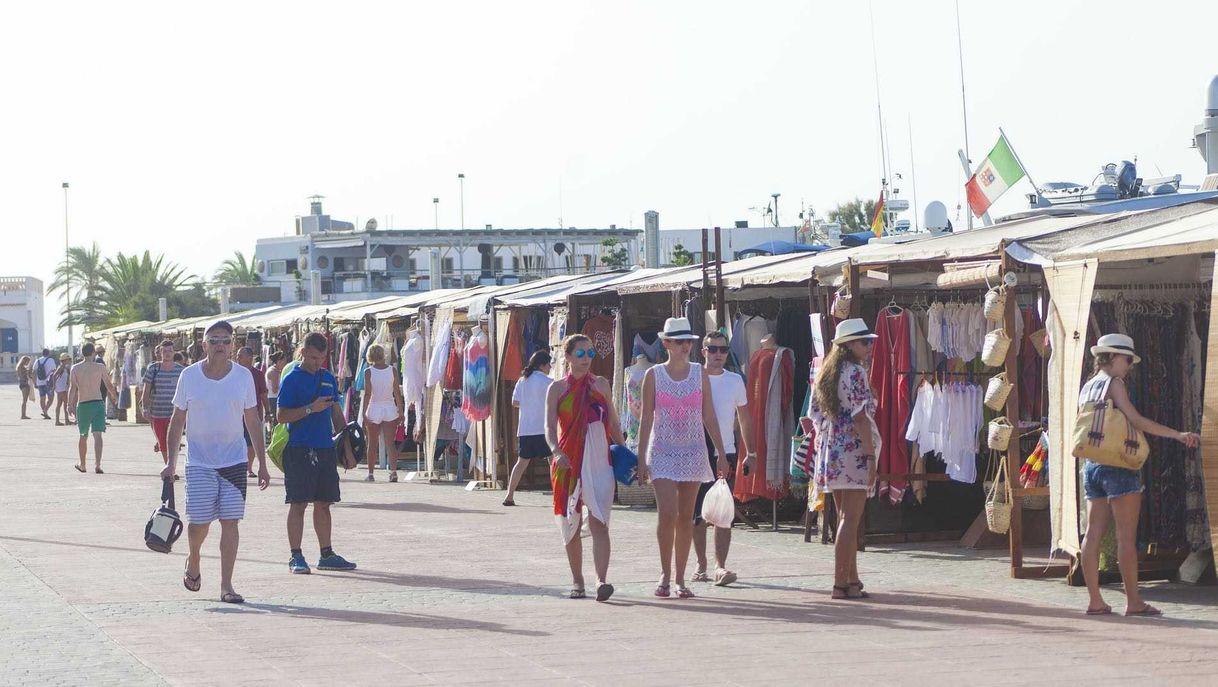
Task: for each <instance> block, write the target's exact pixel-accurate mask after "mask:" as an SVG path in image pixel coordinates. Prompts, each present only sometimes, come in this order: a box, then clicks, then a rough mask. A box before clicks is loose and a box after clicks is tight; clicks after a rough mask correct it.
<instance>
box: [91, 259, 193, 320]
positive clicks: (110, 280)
mask: <svg viewBox="0 0 1218 687" xmlns="http://www.w3.org/2000/svg"><path fill="white" fill-rule="evenodd" d="M185 272H186V270H185V269H183V268H181V267H178V266H177V265H176V264H174V263H172V262H171V263H166V262H165V256H163V255H158V256H156V258H153V257H152V254H151V253H150V252H149V251H144V254H143V255H142V256H138V257H137V256H135V255H124V254H122V253H119V254H118V255H116V256H115V257H113V258H106V261H105V263H104V265H103V270H102V286H101V294H100V298H99V299H98V300H100V301H101V309H102V314H103V317H104V320H105V323H106V324H107V325H109V326H113V325H118V324H122V323H124V322H131V321H134V320H141V319H151V318H152V317H154V316H155V314H156V312H157V299H158V298H168V297H169V296H171V295H172V294H173V293H174V292H175V291H177V290H178V289H180V288H182V287H183V286H185V285H186V283H187V282H188V281H190V280H191V279H193V278H194V277H193V275H187V274H186V273H185Z"/></svg>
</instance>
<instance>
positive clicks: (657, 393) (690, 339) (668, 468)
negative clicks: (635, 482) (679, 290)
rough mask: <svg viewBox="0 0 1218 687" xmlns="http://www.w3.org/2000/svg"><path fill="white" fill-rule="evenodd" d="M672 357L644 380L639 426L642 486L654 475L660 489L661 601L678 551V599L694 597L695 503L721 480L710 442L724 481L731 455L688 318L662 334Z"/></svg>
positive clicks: (673, 320)
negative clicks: (689, 572)
mask: <svg viewBox="0 0 1218 687" xmlns="http://www.w3.org/2000/svg"><path fill="white" fill-rule="evenodd" d="M660 340H661V341H662V342H663V343H664V348H665V349H666V350H667V351H668V362H666V363H664V364H662V365H656V366H655V367H652V368H651V369H649V370H647V372H646V373H645V374H644V376H643V399H642V400H643V412H642V416H641V418H642V419H641V423H640V426H639V480H640V482H641V481H644V480H645V479H647V477H648V475H650V478H651V481H652V484H654V485H655V492H656V511H657V516H658V519H659V522H658V524H657V525H656V539H657V540H658V541H659V545H660V571H661V572H660V582H659V584H657V585H656V590H655V595H656V596H659V597H668V596H671V594H672V592H671V591H670V589H671V585H672V580H673V577H672V572H673V570H672V568H673V558H674V555H673V554H674V550H675V554H676V555H675V558H676V573H677V574H676V587H677V598H680V599H688V598H690V597H692V596H693V595H694V594H693V592H691V591H690V590H689V588H688V587H686V586H685V564H686V562H687V561H688V560H689V547H690V544H691V543H692V541H693V540H692V534H693V525H694V502H695V501H696V500H697V498H698V488H699V487H700V486H701V484H702V483H703V482H710V481H713V480H714V479H715V474H714V472H712V470H711V467H710V457H709V455H708V454H707V451H706V438H705V437H706V436H710V438H711V442H712V443H713V444H714V447H715V453H716V455H717V456H719V461H718V464H717V468H718V472H719V474H720V475H726V474H727V471H728V463H727V458H726V456H727V454H726V453H725V452H724V450H723V438H722V437H721V436H720V432H719V422H718V420H716V419H715V404H714V401H713V399H712V398H711V390H710V380H709V379H708V378H707V377H706V375H704V374H702V366H701V365H698V364H697V363H691V362H690V361H689V353H690V350H691V349H692V348H693V345H694V342H696V341H698V335H697V334H695V333H694V332H693V328H692V327H690V324H689V320H687V319H686V318H684V317H670V318H668V321H667V322H665V323H664V331H662V332H660Z"/></svg>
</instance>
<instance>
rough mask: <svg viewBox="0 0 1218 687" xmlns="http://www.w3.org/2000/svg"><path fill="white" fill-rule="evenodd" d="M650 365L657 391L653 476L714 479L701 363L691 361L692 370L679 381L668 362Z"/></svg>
mask: <svg viewBox="0 0 1218 687" xmlns="http://www.w3.org/2000/svg"><path fill="white" fill-rule="evenodd" d="M651 369H652V375H653V376H654V381H655V394H656V400H655V409H654V410H655V412H654V414H653V417H654V422H653V423H652V427H651V436H650V437H649V440H648V443H647V467H648V469H649V470H650V471H651V479H653V480H656V479H667V480H672V481H674V482H711V481H714V479H715V473H714V472H712V471H711V467H710V457H709V455H708V452H707V450H706V435H705V425H704V424H703V420H702V366H701V365H699V364H697V363H690V364H689V373H688V374H686V375H685V379H682V380H681V381H679V382H677V381H674V380H673V378H672V377H669V376H668V366H667V365H657V366H655V367H653V368H651Z"/></svg>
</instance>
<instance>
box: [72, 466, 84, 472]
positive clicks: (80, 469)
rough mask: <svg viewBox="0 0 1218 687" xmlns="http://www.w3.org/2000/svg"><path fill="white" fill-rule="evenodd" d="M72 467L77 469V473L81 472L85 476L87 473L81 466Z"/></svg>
mask: <svg viewBox="0 0 1218 687" xmlns="http://www.w3.org/2000/svg"><path fill="white" fill-rule="evenodd" d="M72 467H74V468H76V471H77V472H79V473H81V474H84V473H85V472H87V470H85V469H84V468H82V467H80V466H79V465H73V466H72Z"/></svg>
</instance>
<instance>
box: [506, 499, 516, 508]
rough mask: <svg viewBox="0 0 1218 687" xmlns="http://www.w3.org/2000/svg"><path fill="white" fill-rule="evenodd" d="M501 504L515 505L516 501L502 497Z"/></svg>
mask: <svg viewBox="0 0 1218 687" xmlns="http://www.w3.org/2000/svg"><path fill="white" fill-rule="evenodd" d="M503 505H505V506H514V505H516V502H515V501H513V500H511V499H504V500H503Z"/></svg>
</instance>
